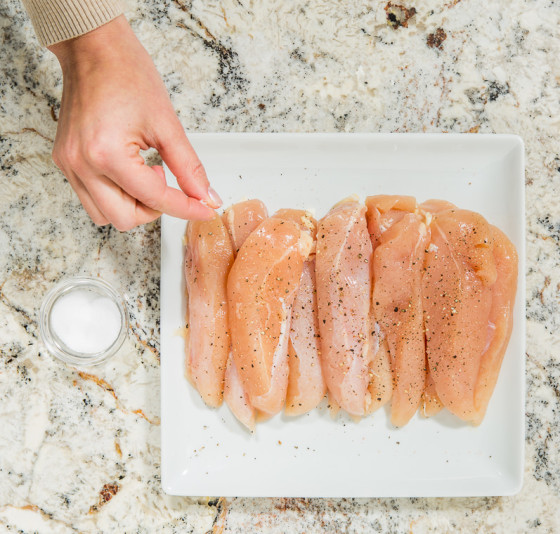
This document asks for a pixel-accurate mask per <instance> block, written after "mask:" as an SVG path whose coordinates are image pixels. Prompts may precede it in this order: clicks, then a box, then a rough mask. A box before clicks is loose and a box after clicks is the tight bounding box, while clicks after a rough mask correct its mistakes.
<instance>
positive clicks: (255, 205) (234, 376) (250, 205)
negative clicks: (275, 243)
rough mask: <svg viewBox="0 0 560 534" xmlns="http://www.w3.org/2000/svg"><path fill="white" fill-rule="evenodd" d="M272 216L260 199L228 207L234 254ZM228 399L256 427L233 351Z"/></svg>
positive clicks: (239, 415)
mask: <svg viewBox="0 0 560 534" xmlns="http://www.w3.org/2000/svg"><path fill="white" fill-rule="evenodd" d="M267 217H268V210H267V209H266V206H265V205H264V203H263V202H262V201H260V200H257V199H252V200H245V201H243V202H238V203H237V204H233V205H232V206H230V207H229V208H228V209H226V210H225V212H224V214H223V216H222V218H223V221H224V224H225V225H226V228H227V229H228V232H229V235H230V237H231V241H232V244H233V251H234V256H236V255H237V252H238V251H239V249H240V248H241V246H242V245H243V243H244V242H245V240H246V239H247V237H249V235H250V234H251V233H252V232H253V231H254V230H255V229H256V228H257V226H258V225H259V224H260V223H261V222H262V221H264V220H265V219H266V218H267ZM224 399H225V401H226V403H227V405H228V406H229V409H230V410H231V412H232V413H233V415H235V417H236V418H237V419H238V420H239V421H240V422H241V423H242V424H243V425H245V426H246V427H247V428H249V429H250V430H254V429H255V422H256V415H257V414H256V412H255V409H254V408H253V406H252V405H251V401H250V400H249V395H248V394H247V392H246V391H245V389H244V387H243V383H242V382H241V377H240V375H239V372H238V370H237V367H236V366H235V363H234V361H233V355H232V354H230V355H229V358H228V362H227V367H226V376H225V384H224Z"/></svg>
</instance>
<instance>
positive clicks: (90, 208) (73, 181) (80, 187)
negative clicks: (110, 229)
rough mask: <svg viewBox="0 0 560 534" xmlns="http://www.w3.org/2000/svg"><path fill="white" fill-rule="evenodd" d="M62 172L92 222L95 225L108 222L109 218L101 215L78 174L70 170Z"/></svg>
mask: <svg viewBox="0 0 560 534" xmlns="http://www.w3.org/2000/svg"><path fill="white" fill-rule="evenodd" d="M63 172H64V171H63ZM64 174H65V176H66V179H67V180H68V182H69V183H70V185H71V186H72V189H74V191H75V192H76V195H77V196H78V199H79V200H80V202H81V203H82V206H83V207H84V209H85V210H86V212H87V214H88V215H89V216H90V218H91V220H92V221H93V222H94V224H96V225H97V226H105V225H106V224H109V220H108V219H107V217H105V215H103V213H102V212H101V210H100V209H99V208H98V207H97V205H96V203H95V202H94V200H93V199H92V198H91V195H90V194H89V192H88V190H87V189H86V188H85V187H84V184H83V183H82V181H81V180H80V179H79V178H78V176H76V174H74V173H73V172H72V171H68V172H65V173H64Z"/></svg>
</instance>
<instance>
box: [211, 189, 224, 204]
mask: <svg viewBox="0 0 560 534" xmlns="http://www.w3.org/2000/svg"><path fill="white" fill-rule="evenodd" d="M208 198H209V199H210V200H211V202H212V207H213V208H219V207H220V206H221V205H222V204H223V202H222V199H221V198H220V195H218V193H216V191H214V188H213V187H209V188H208Z"/></svg>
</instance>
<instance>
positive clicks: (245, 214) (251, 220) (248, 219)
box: [222, 198, 268, 255]
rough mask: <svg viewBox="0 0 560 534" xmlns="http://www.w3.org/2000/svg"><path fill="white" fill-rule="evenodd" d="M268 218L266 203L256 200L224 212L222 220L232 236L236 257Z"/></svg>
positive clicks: (242, 203) (231, 207)
mask: <svg viewBox="0 0 560 534" xmlns="http://www.w3.org/2000/svg"><path fill="white" fill-rule="evenodd" d="M267 217H268V210H267V209H266V206H265V205H264V202H262V201H261V200H258V199H256V198H254V199H251V200H244V201H242V202H237V204H233V205H232V206H230V207H229V208H227V209H226V210H225V211H224V214H223V215H222V218H223V220H224V224H225V225H226V228H227V229H228V232H229V235H230V236H231V241H232V243H233V253H234V255H237V253H238V252H239V249H240V248H241V245H243V243H245V240H246V239H247V238H248V237H249V235H250V234H251V233H252V232H253V230H254V229H255V228H256V227H257V226H258V225H259V224H261V223H262V222H263V221H264V220H265V219H266V218H267Z"/></svg>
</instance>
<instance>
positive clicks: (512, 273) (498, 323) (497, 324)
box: [471, 226, 518, 424]
mask: <svg viewBox="0 0 560 534" xmlns="http://www.w3.org/2000/svg"><path fill="white" fill-rule="evenodd" d="M490 230H491V233H492V239H493V241H494V262H495V264H496V270H497V279H496V282H495V283H494V285H493V286H492V306H491V308H490V316H489V334H490V340H489V341H488V342H487V347H486V350H485V351H484V353H483V355H482V359H481V362H480V370H479V374H478V379H477V382H476V388H475V393H474V413H473V416H472V418H471V421H472V422H473V423H474V424H480V422H481V421H482V419H483V418H484V414H485V413H486V408H487V407H488V403H489V401H490V397H491V396H492V393H493V392H494V387H495V386H496V382H497V380H498V375H499V373H500V368H501V365H502V361H503V359H504V354H505V352H506V349H507V345H508V343H509V338H510V337H511V332H512V329H513V306H514V304H515V293H516V291H517V262H518V258H517V251H516V250H515V247H514V246H513V243H512V242H511V241H510V240H509V239H508V238H507V236H506V235H505V234H504V233H503V232H502V231H501V230H500V229H498V228H496V227H495V226H490Z"/></svg>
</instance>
